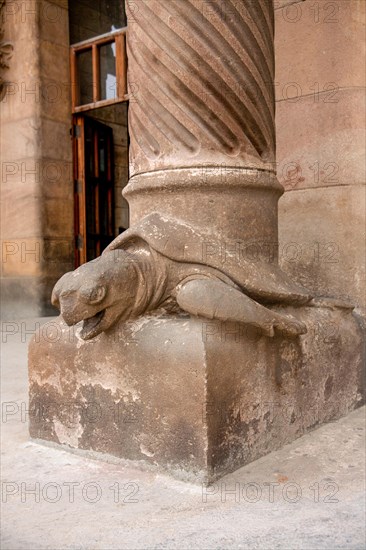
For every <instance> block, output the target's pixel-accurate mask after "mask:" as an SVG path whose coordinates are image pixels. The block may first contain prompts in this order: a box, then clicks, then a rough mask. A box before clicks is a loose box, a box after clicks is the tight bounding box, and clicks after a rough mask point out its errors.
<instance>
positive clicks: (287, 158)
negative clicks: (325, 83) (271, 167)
mask: <svg viewBox="0 0 366 550" xmlns="http://www.w3.org/2000/svg"><path fill="white" fill-rule="evenodd" d="M364 104H365V92H364V90H362V89H347V90H338V91H337V92H336V93H335V94H334V95H333V96H332V97H331V96H330V95H329V96H323V97H321V98H320V99H319V101H317V100H316V99H315V98H314V96H308V97H299V98H297V99H296V101H280V102H278V103H277V111H276V112H277V127H278V129H279V131H278V139H277V152H278V155H277V160H278V172H277V174H278V179H279V181H280V183H281V184H282V185H283V186H284V188H285V189H286V190H292V189H302V188H309V187H311V188H317V187H331V186H337V185H354V184H363V183H364V182H365V179H366V173H365V161H364V151H365V148H366V142H365V131H364V128H365V122H366V121H365V110H364Z"/></svg>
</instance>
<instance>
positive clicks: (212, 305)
mask: <svg viewBox="0 0 366 550" xmlns="http://www.w3.org/2000/svg"><path fill="white" fill-rule="evenodd" d="M177 302H178V304H179V306H180V307H181V308H182V309H183V310H184V311H187V312H188V313H191V314H192V315H197V316H200V317H205V318H208V319H218V320H220V321H232V322H237V323H242V324H245V325H252V326H255V327H259V328H260V329H261V330H262V331H263V333H264V334H265V335H266V336H270V337H272V336H274V335H275V332H278V333H281V334H284V335H286V336H288V337H292V338H294V337H296V336H298V335H300V334H305V333H306V332H307V328H306V325H305V324H304V323H302V322H300V321H297V320H296V319H294V318H293V317H291V316H289V315H281V314H280V313H277V312H275V311H272V310H270V309H268V308H266V307H264V306H262V305H260V304H258V303H257V302H255V301H254V300H252V299H251V298H249V296H246V295H245V294H243V293H242V292H240V291H239V290H236V289H235V288H232V287H230V286H228V285H226V284H225V283H223V282H221V281H213V280H210V279H193V280H190V281H188V282H187V283H183V285H182V286H181V287H180V288H179V289H178V291H177Z"/></svg>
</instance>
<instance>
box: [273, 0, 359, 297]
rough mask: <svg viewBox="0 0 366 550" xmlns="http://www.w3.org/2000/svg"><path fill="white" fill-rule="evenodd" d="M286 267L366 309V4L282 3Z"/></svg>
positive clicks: (345, 0)
mask: <svg viewBox="0 0 366 550" xmlns="http://www.w3.org/2000/svg"><path fill="white" fill-rule="evenodd" d="M275 5H276V8H277V9H276V71H277V72H276V97H277V116H276V120H277V161H278V177H279V180H280V182H281V183H282V185H283V186H284V187H285V189H286V193H285V195H284V196H283V198H282V199H281V200H280V210H279V235H280V258H281V263H282V267H283V268H284V269H285V270H286V271H287V272H288V273H290V274H291V275H292V276H293V277H294V278H295V279H297V280H298V281H299V282H301V283H303V284H304V285H305V286H307V287H309V288H311V289H313V290H314V291H316V292H318V293H323V294H325V295H335V296H339V297H341V296H343V297H345V298H349V299H350V300H351V301H352V302H353V303H355V304H356V305H358V306H359V307H360V308H364V307H365V288H364V275H365V188H364V182H365V161H364V151H365V130H364V128H365V108H364V106H365V95H364V92H365V73H364V67H365V46H364V37H365V2H364V0H332V1H326V0H317V1H315V2H314V1H313V0H304V1H301V0H300V1H295V2H294V0H275Z"/></svg>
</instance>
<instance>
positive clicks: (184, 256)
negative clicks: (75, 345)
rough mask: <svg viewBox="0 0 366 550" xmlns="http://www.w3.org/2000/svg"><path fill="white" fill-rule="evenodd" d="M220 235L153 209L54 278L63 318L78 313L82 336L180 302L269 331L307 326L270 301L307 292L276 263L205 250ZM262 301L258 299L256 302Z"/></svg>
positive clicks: (72, 320)
mask: <svg viewBox="0 0 366 550" xmlns="http://www.w3.org/2000/svg"><path fill="white" fill-rule="evenodd" d="M205 243H206V244H207V243H211V250H212V249H215V246H216V245H217V246H218V244H219V239H218V238H217V237H213V236H212V235H211V234H205V233H204V232H202V231H200V230H197V229H195V228H193V227H191V226H190V225H188V224H185V223H183V222H180V221H178V220H176V219H174V220H173V219H169V218H164V217H162V216H161V215H159V214H157V213H153V214H150V215H149V216H147V217H146V218H144V219H143V220H142V221H141V222H140V223H139V224H137V225H136V226H134V227H132V228H131V229H129V230H127V231H126V232H125V233H123V234H122V235H120V236H119V237H117V238H116V239H115V240H114V241H113V242H112V243H111V244H110V245H109V246H108V248H107V249H106V250H105V251H104V252H103V254H102V255H101V256H100V257H99V258H97V259H96V260H93V261H91V262H88V263H86V264H84V265H82V266H80V267H79V268H78V269H76V270H75V271H72V272H69V273H66V274H65V275H64V276H63V277H61V279H60V280H59V281H58V282H57V284H56V285H55V288H54V290H53V293H52V303H53V305H54V306H56V307H58V308H59V309H60V311H61V315H62V317H63V319H64V321H65V322H66V323H67V324H68V325H69V326H71V325H75V324H77V323H79V322H80V321H83V328H82V330H81V333H80V335H81V337H82V338H83V339H84V340H88V339H91V338H94V337H95V336H97V335H98V334H100V333H101V332H103V331H106V330H108V329H109V328H111V327H112V326H113V325H114V324H115V323H116V322H117V321H119V320H121V321H126V320H129V319H135V318H137V317H139V316H141V315H143V314H146V313H148V312H153V311H156V310H158V309H162V308H163V309H165V310H166V311H168V312H173V311H179V310H183V311H185V312H187V313H189V314H191V315H194V316H199V317H203V318H207V319H217V320H221V321H231V322H239V323H243V324H246V325H252V326H255V327H258V328H259V329H261V330H262V331H263V333H264V334H265V335H267V336H269V337H271V336H274V334H275V333H276V332H278V333H282V334H284V335H286V336H288V337H296V336H298V335H299V334H304V333H306V326H305V325H304V324H303V323H302V322H299V321H297V320H296V319H295V318H294V317H292V316H289V315H284V314H280V313H278V312H275V311H273V310H271V309H269V307H267V306H270V305H271V304H272V305H274V304H292V305H302V304H305V303H307V302H309V301H310V300H311V299H312V296H310V294H309V292H308V291H307V290H306V289H304V288H302V287H301V286H299V285H297V284H295V283H294V282H293V281H292V280H291V279H289V277H287V275H286V274H285V273H283V272H282V271H281V270H280V268H279V267H278V266H277V265H276V264H274V263H268V262H263V261H261V262H253V261H249V260H248V259H247V258H245V257H237V256H236V255H234V256H233V255H230V253H228V254H225V259H224V261H223V258H222V257H221V256H220V255H219V254H210V255H207V254H204V253H203V250H204V246H203V245H205ZM260 302H261V303H260Z"/></svg>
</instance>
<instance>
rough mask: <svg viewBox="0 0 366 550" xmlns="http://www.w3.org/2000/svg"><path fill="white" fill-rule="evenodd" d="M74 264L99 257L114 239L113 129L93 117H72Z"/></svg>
mask: <svg viewBox="0 0 366 550" xmlns="http://www.w3.org/2000/svg"><path fill="white" fill-rule="evenodd" d="M73 128H74V131H73V145H74V182H75V184H74V185H75V187H74V199H75V265H76V267H77V266H79V265H81V264H83V263H85V262H89V261H90V260H93V259H94V258H96V257H97V256H99V255H100V254H101V253H102V252H103V250H104V249H105V248H106V246H107V245H108V244H109V243H110V242H111V241H112V240H113V239H114V237H115V234H114V178H113V131H112V128H110V127H109V126H106V125H105V124H102V123H100V122H97V121H96V120H94V119H92V118H90V117H87V116H81V115H77V116H74V120H73Z"/></svg>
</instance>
